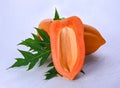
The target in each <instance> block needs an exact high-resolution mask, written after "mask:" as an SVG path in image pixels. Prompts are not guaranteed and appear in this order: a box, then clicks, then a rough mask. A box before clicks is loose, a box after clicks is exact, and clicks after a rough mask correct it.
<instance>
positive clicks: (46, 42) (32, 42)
mask: <svg viewBox="0 0 120 88" xmlns="http://www.w3.org/2000/svg"><path fill="white" fill-rule="evenodd" d="M37 32H38V33H39V34H40V35H41V38H42V39H43V40H41V39H40V38H39V37H38V36H37V35H35V34H32V35H33V39H32V38H27V39H25V40H24V41H22V42H21V43H19V44H18V45H24V46H26V47H29V48H30V50H29V51H23V50H19V49H18V51H19V52H20V53H21V54H22V55H23V58H17V59H16V60H17V61H16V62H15V63H14V64H13V65H12V66H11V67H10V68H13V67H20V66H26V65H29V66H28V70H31V69H32V68H33V67H34V66H35V65H36V63H37V62H38V61H39V60H40V61H41V62H40V63H41V64H40V66H41V65H43V64H44V63H45V62H46V61H47V58H48V56H49V55H50V53H51V50H50V38H49V36H48V35H47V33H46V32H45V31H44V30H41V29H37ZM34 51H35V52H34Z"/></svg>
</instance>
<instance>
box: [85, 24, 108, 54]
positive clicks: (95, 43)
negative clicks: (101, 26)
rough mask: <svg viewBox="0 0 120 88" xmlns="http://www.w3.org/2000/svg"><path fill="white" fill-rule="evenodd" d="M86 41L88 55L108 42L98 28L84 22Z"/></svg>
mask: <svg viewBox="0 0 120 88" xmlns="http://www.w3.org/2000/svg"><path fill="white" fill-rule="evenodd" d="M84 41H85V51H86V55H89V54H91V53H93V52H95V51H96V50H97V49H98V48H99V47H100V46H102V45H103V44H105V42H106V41H105V39H104V38H103V37H102V35H101V34H100V33H99V31H98V30H97V29H96V28H94V27H92V26H90V25H87V24H84Z"/></svg>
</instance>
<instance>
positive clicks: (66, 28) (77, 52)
mask: <svg viewBox="0 0 120 88" xmlns="http://www.w3.org/2000/svg"><path fill="white" fill-rule="evenodd" d="M49 32H50V43H51V52H52V60H53V64H54V66H55V68H56V70H57V72H59V73H60V74H61V75H62V76H63V77H66V78H68V79H71V80H72V79H74V78H75V77H76V75H77V74H78V73H79V72H80V71H81V69H82V67H83V63H84V58H85V46H84V30H83V24H82V21H81V20H80V18H78V17H76V16H72V17H69V18H67V19H64V20H55V21H53V22H52V23H51V26H50V29H49Z"/></svg>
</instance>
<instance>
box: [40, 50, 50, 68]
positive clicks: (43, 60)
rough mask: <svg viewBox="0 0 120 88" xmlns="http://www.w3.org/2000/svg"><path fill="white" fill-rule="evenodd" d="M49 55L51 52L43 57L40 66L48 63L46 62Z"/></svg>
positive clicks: (47, 52)
mask: <svg viewBox="0 0 120 88" xmlns="http://www.w3.org/2000/svg"><path fill="white" fill-rule="evenodd" d="M49 55H50V51H46V52H45V55H43V56H42V59H41V60H40V66H41V65H43V64H44V63H45V62H46V60H47V59H48V57H49Z"/></svg>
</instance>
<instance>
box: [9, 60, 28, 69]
mask: <svg viewBox="0 0 120 88" xmlns="http://www.w3.org/2000/svg"><path fill="white" fill-rule="evenodd" d="M16 60H17V61H16V62H15V63H14V64H13V65H12V66H10V67H9V68H13V67H20V66H26V65H28V64H29V62H27V61H26V60H25V59H23V58H16Z"/></svg>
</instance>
